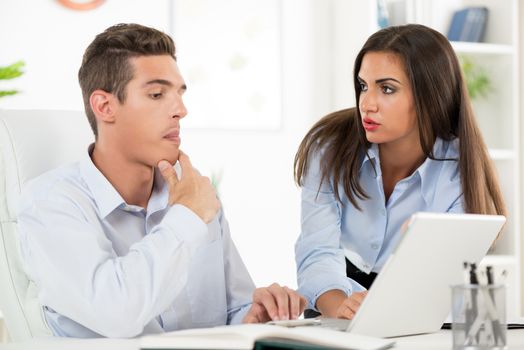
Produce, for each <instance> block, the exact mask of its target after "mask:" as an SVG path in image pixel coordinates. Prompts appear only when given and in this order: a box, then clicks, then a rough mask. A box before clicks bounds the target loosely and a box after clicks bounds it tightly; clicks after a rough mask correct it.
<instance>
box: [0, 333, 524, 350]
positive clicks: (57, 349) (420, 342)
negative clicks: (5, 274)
mask: <svg viewBox="0 0 524 350" xmlns="http://www.w3.org/2000/svg"><path fill="white" fill-rule="evenodd" d="M395 341H396V345H395V347H394V349H397V350H415V349H416V350H420V349H424V350H450V349H451V348H452V344H451V331H449V330H444V331H440V332H438V333H433V334H425V335H417V336H410V337H399V338H395ZM508 341H509V343H508V345H509V347H508V350H522V349H524V329H514V330H508ZM139 344H140V341H139V340H138V339H67V338H46V339H40V340H36V339H33V340H30V341H26V342H21V343H10V344H4V345H3V346H0V348H1V349H2V350H22V349H31V350H33V349H34V350H66V349H67V350H70V349H75V350H138V349H139Z"/></svg>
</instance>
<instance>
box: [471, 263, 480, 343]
mask: <svg viewBox="0 0 524 350" xmlns="http://www.w3.org/2000/svg"><path fill="white" fill-rule="evenodd" d="M469 283H470V284H471V285H472V286H478V284H479V280H478V277H477V264H475V263H471V264H469ZM477 302H478V300H477V289H475V287H474V288H472V289H471V309H470V310H471V314H470V317H471V320H473V319H475V318H476V320H479V310H478V304H477ZM474 323H475V322H473V324H474ZM473 324H471V328H470V333H472V331H473V330H474V329H473V328H474V327H473ZM475 333H476V335H475V339H476V341H477V344H478V341H479V334H478V333H477V332H475Z"/></svg>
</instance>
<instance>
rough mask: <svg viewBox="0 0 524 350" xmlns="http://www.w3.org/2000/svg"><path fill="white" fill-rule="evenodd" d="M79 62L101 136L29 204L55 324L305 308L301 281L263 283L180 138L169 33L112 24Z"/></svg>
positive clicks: (98, 329)
mask: <svg viewBox="0 0 524 350" xmlns="http://www.w3.org/2000/svg"><path fill="white" fill-rule="evenodd" d="M78 76H79V81H80V86H81V88H82V93H83V97H84V105H85V110H86V114H87V116H88V119H89V122H90V125H91V127H92V129H93V132H94V134H95V143H94V144H93V145H91V146H90V147H89V150H88V152H87V153H86V156H85V158H84V159H82V160H81V161H80V162H79V163H76V164H74V165H72V166H67V167H62V168H59V169H56V170H53V171H51V172H48V173H46V174H44V175H42V176H40V177H38V178H37V179H35V180H33V181H32V182H31V183H30V185H28V186H27V188H26V190H25V191H24V193H23V195H22V200H21V207H20V213H19V228H20V233H21V245H22V253H23V257H24V260H25V262H26V265H27V270H28V271H27V272H28V275H29V276H30V277H31V278H32V279H33V280H34V281H35V283H36V284H37V286H38V288H39V300H40V302H41V304H42V305H43V308H44V314H45V317H46V320H47V323H48V324H49V326H50V328H51V330H52V331H53V333H54V334H55V335H57V336H70V337H99V336H106V337H133V336H137V335H140V334H150V333H159V332H164V331H170V330H176V329H184V328H191V327H210V326H216V325H223V324H231V323H240V322H266V321H269V320H279V319H294V318H297V317H298V315H299V314H300V313H301V312H302V311H303V309H304V306H305V299H304V298H303V297H301V296H300V295H298V294H297V293H296V292H295V291H293V290H291V289H289V288H287V287H280V286H279V285H278V284H273V285H271V286H270V287H268V288H258V289H255V287H254V285H253V282H252V280H251V278H250V276H249V274H248V272H247V270H246V268H245V266H244V264H243V262H242V260H241V258H240V256H239V254H238V252H237V250H236V248H235V246H234V244H233V242H232V240H231V237H230V233H229V228H228V224H227V221H226V219H225V218H224V214H223V212H222V210H221V209H220V202H219V201H218V199H217V197H216V193H215V191H214V189H213V187H212V185H211V183H210V181H209V179H208V178H206V177H203V176H200V175H199V173H198V172H196V171H195V170H194V169H193V167H192V165H191V162H190V159H189V157H188V156H187V155H186V154H184V153H183V152H182V151H180V150H179V146H180V120H181V119H182V118H184V117H185V116H186V114H187V111H186V108H185V106H184V104H183V102H182V96H183V94H184V92H185V90H186V85H185V83H184V80H183V78H182V76H181V75H180V72H179V70H178V67H177V64H176V56H175V46H174V43H173V41H172V39H171V38H170V37H169V36H167V35H166V34H164V33H162V32H159V31H157V30H155V29H152V28H148V27H143V26H140V25H136V24H120V25H116V26H113V27H110V28H108V29H107V30H106V31H104V32H103V33H101V34H99V35H98V36H97V37H96V38H95V40H94V41H93V42H92V43H91V44H90V45H89V47H88V48H87V50H86V52H85V54H84V58H83V62H82V66H81V67H80V71H79V74H78ZM64 146H66V145H64ZM177 161H178V163H179V165H180V167H179V168H178V170H179V171H178V174H177V172H175V170H174V168H173V164H175V163H176V162H177Z"/></svg>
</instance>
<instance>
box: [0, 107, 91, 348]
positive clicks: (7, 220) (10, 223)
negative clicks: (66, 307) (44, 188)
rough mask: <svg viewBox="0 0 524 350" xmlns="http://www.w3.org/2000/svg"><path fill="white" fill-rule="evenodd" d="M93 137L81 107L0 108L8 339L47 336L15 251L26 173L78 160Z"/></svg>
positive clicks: (2, 271)
mask: <svg viewBox="0 0 524 350" xmlns="http://www.w3.org/2000/svg"><path fill="white" fill-rule="evenodd" d="M93 139H94V137H93V133H92V132H91V129H90V127H89V123H88V122H87V118H86V116H85V114H84V113H83V112H79V111H75V112H70V111H51V110H0V311H1V312H2V313H3V316H4V319H5V322H6V325H7V330H8V332H9V336H10V338H11V340H13V341H18V340H24V339H28V338H31V337H36V336H46V335H51V331H50V330H49V328H48V327H47V325H46V323H45V319H44V316H43V310H42V307H41V305H40V304H39V302H38V298H37V294H38V293H37V289H36V286H35V284H34V283H33V282H32V281H30V280H29V279H28V277H27V275H26V273H25V271H24V268H23V263H22V260H21V256H20V246H19V239H18V232H17V218H16V214H17V207H18V202H19V198H20V192H21V190H22V188H23V187H24V185H25V184H26V183H27V182H28V181H29V180H31V179H32V178H34V177H36V176H38V175H40V174H42V173H44V172H46V171H48V170H51V169H53V168H56V167H58V166H60V165H63V164H67V163H71V162H74V161H77V160H79V159H80V158H81V156H82V154H83V153H84V152H87V146H88V145H89V143H91V142H93Z"/></svg>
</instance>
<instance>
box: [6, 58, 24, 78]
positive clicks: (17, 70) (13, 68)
mask: <svg viewBox="0 0 524 350" xmlns="http://www.w3.org/2000/svg"><path fill="white" fill-rule="evenodd" d="M24 66H25V63H24V61H18V62H15V63H13V64H10V65H9V66H5V67H0V80H7V79H14V78H17V77H19V76H21V75H22V74H24V71H23V70H22V68H23V67H24Z"/></svg>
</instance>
